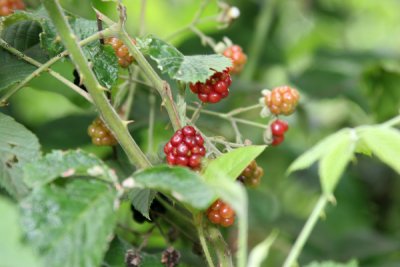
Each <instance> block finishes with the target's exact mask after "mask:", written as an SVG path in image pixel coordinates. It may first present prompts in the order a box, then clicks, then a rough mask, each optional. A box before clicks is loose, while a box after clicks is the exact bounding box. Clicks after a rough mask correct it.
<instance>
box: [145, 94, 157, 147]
mask: <svg viewBox="0 0 400 267" xmlns="http://www.w3.org/2000/svg"><path fill="white" fill-rule="evenodd" d="M155 111H156V96H155V95H154V93H153V92H150V93H149V130H148V134H147V142H148V143H147V152H148V153H151V152H152V151H153V146H154V121H155Z"/></svg>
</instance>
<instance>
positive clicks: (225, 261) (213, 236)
mask: <svg viewBox="0 0 400 267" xmlns="http://www.w3.org/2000/svg"><path fill="white" fill-rule="evenodd" d="M206 231H207V234H208V237H209V239H210V243H211V244H212V245H213V246H214V247H215V252H216V254H217V257H218V261H219V264H220V266H221V267H233V262H232V255H231V252H230V250H229V248H228V245H227V244H226V242H225V240H224V238H223V237H222V235H221V232H220V231H219V230H218V229H217V228H215V227H208V228H207V229H206Z"/></svg>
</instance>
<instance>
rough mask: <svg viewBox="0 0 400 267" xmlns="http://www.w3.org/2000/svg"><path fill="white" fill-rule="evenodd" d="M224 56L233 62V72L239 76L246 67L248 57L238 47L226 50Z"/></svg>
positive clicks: (233, 46)
mask: <svg viewBox="0 0 400 267" xmlns="http://www.w3.org/2000/svg"><path fill="white" fill-rule="evenodd" d="M223 55H224V56H226V57H228V58H230V59H231V60H232V64H233V66H232V67H231V72H232V73H234V74H238V73H240V72H241V71H242V69H243V67H244V65H245V64H246V61H247V56H246V54H245V53H243V50H242V48H241V47H240V46H238V45H232V46H229V47H228V48H226V49H225V51H224V53H223Z"/></svg>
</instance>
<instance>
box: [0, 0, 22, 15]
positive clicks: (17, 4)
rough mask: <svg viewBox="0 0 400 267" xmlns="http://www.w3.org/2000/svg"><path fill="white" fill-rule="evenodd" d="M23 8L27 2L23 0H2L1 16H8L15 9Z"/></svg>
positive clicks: (0, 2) (0, 1)
mask: <svg viewBox="0 0 400 267" xmlns="http://www.w3.org/2000/svg"><path fill="white" fill-rule="evenodd" d="M23 9H25V4H24V2H23V1H22V0H0V17H1V16H8V15H10V14H12V13H14V11H15V10H23Z"/></svg>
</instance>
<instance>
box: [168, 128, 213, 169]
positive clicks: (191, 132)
mask: <svg viewBox="0 0 400 267" xmlns="http://www.w3.org/2000/svg"><path fill="white" fill-rule="evenodd" d="M164 153H165V155H166V157H167V162H168V164H170V165H180V166H187V167H189V168H191V169H198V168H200V165H201V159H202V158H203V157H204V156H205V155H206V149H205V147H204V139H203V137H202V136H201V135H200V134H199V133H197V132H196V130H195V129H194V128H193V127H192V126H185V127H183V128H182V129H180V130H178V131H176V132H175V134H174V135H173V136H172V138H171V139H170V140H169V142H168V143H166V144H165V146H164Z"/></svg>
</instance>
